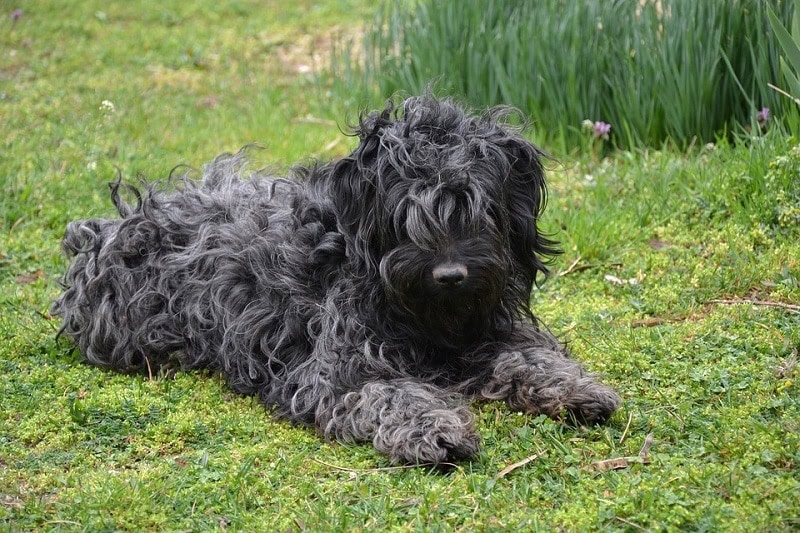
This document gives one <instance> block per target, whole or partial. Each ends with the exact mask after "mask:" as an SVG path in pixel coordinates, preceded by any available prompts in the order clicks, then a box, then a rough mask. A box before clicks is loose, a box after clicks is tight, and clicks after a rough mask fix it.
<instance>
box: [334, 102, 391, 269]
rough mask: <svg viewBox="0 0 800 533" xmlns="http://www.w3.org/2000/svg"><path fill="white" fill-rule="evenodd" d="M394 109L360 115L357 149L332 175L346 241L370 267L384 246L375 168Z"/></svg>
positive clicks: (377, 179) (357, 127) (377, 178)
mask: <svg viewBox="0 0 800 533" xmlns="http://www.w3.org/2000/svg"><path fill="white" fill-rule="evenodd" d="M396 118H397V117H396V111H395V107H394V105H393V104H392V103H391V102H389V103H388V104H387V106H386V108H385V109H384V110H383V111H379V112H374V113H370V114H368V115H362V116H361V117H360V119H359V124H358V126H356V127H355V128H354V133H355V135H356V136H357V137H358V139H359V141H360V142H359V145H358V146H357V147H356V148H355V150H353V152H352V153H351V154H350V155H348V156H347V157H345V158H343V159H341V160H339V161H337V162H336V163H335V164H334V165H333V170H332V172H331V180H330V181H331V183H330V192H331V196H332V200H333V204H334V206H335V208H336V213H337V217H338V221H339V226H340V229H341V231H342V233H344V235H345V237H346V238H347V239H348V240H350V241H351V242H352V245H351V246H350V248H351V249H354V250H355V251H356V252H357V253H359V255H360V257H361V258H362V259H364V260H365V261H366V264H367V266H375V265H372V260H371V258H377V257H379V255H380V251H381V249H382V248H383V246H384V245H385V242H384V241H385V240H386V237H385V231H384V230H385V228H383V227H382V226H383V224H382V223H381V221H380V217H381V213H378V212H376V209H377V207H378V202H377V201H376V195H377V187H378V185H379V178H380V176H378V174H377V173H378V172H380V165H379V164H377V159H378V157H379V150H380V149H381V136H382V134H383V131H384V130H385V129H386V127H387V126H390V125H391V124H393V123H394V121H395V120H396Z"/></svg>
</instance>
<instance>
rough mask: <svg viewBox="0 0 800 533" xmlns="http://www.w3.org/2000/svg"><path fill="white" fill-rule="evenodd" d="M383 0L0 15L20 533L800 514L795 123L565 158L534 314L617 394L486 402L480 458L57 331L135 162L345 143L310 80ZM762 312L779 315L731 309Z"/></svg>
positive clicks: (7, 295) (5, 381)
mask: <svg viewBox="0 0 800 533" xmlns="http://www.w3.org/2000/svg"><path fill="white" fill-rule="evenodd" d="M368 3H369V2H367V1H366V0H351V1H350V2H349V3H348V4H346V5H342V4H341V3H340V2H334V1H332V0H329V1H327V2H314V3H312V2H310V1H302V0H300V1H297V2H293V3H291V4H286V3H283V2H277V1H273V2H267V3H264V2H255V1H252V2H250V1H244V0H241V1H239V2H231V3H226V4H224V5H220V4H218V3H213V2H204V3H202V4H201V3H196V4H193V5H192V6H188V5H186V4H185V3H179V2H160V3H155V2H153V3H146V4H144V5H141V4H139V3H137V4H136V5H133V4H131V5H130V6H129V5H128V4H127V3H117V4H111V5H109V4H108V3H105V2H99V1H95V0H87V1H84V2H73V3H72V4H71V5H69V6H67V7H65V5H64V2H46V1H44V0H42V1H40V2H37V3H35V4H30V3H25V4H24V5H23V8H22V9H23V14H22V16H21V17H20V18H19V20H17V21H16V22H12V20H11V19H10V18H9V17H8V15H9V13H0V15H2V18H1V19H0V44H1V45H2V46H0V51H1V52H0V54H2V55H0V114H2V116H3V127H2V128H1V129H0V143H2V146H0V188H2V190H3V194H2V195H0V397H1V398H3V400H2V410H0V528H2V529H6V530H11V531H17V530H32V529H45V530H62V529H63V530H90V531H98V530H112V529H132V530H142V529H150V530H206V529H228V528H229V529H235V530H261V529H264V528H270V529H275V530H287V529H290V530H294V529H309V530H349V529H354V530H376V529H402V530H411V529H416V530H423V529H424V530H451V529H459V530H495V529H511V528H520V529H529V530H537V529H541V530H552V529H555V528H563V529H567V530H582V529H600V528H609V529H623V530H635V529H639V528H645V529H659V530H684V529H691V530H743V531H745V530H766V529H776V530H790V529H795V528H797V527H798V526H800V512H798V509H799V508H800V451H799V450H800V392H798V390H799V389H798V370H797V366H796V365H797V358H798V355H797V351H798V346H800V314H798V313H796V312H793V309H792V308H790V307H789V306H791V305H797V304H798V303H800V259H798V258H800V244H798V243H800V239H799V238H798V237H800V235H799V234H800V231H799V230H798V227H800V218H798V217H800V186H798V180H797V177H796V176H797V169H798V168H800V153H798V151H797V149H795V148H793V144H794V141H792V140H791V139H788V140H787V139H785V138H784V137H782V136H781V135H780V132H779V131H777V129H772V130H771V131H769V132H768V133H767V134H766V135H764V136H758V137H752V138H745V137H743V138H741V139H739V140H737V142H735V143H730V144H729V143H727V142H724V141H721V142H719V143H717V144H716V146H715V147H714V148H713V149H711V148H710V147H707V148H700V147H696V148H694V149H693V150H692V151H690V152H688V153H686V154H682V153H676V152H672V151H653V150H650V151H638V152H612V153H610V155H609V157H607V158H599V157H598V156H596V155H594V154H592V153H591V152H586V153H584V154H583V155H579V156H574V157H573V156H566V155H565V156H563V157H562V158H561V160H560V161H559V162H551V163H550V165H549V166H550V167H551V172H550V180H551V191H552V192H551V198H550V206H549V208H548V211H547V212H546V215H545V219H546V220H545V224H546V226H547V229H548V230H549V231H551V232H553V233H557V235H558V238H559V239H560V240H561V241H562V243H563V246H564V249H565V253H564V254H563V255H562V256H561V257H560V258H559V259H558V261H557V262H556V263H555V264H554V265H553V270H554V273H555V275H554V276H552V277H551V278H550V280H549V281H547V282H546V283H545V285H544V286H543V287H542V289H541V290H539V291H536V292H535V293H534V295H533V299H532V305H533V306H534V308H535V310H536V312H537V314H539V315H540V316H541V317H542V318H543V319H544V320H545V322H546V323H548V324H549V325H550V326H551V327H552V328H553V329H554V330H555V331H556V332H558V333H559V334H560V335H562V336H563V337H565V338H566V339H568V340H569V341H570V343H571V346H572V349H573V351H574V352H575V354H576V356H577V357H578V358H580V359H581V360H583V361H585V362H586V365H587V366H588V367H589V368H591V369H592V370H593V371H596V372H601V373H603V374H604V375H605V376H606V380H607V381H608V382H610V383H611V384H612V385H613V386H615V387H616V388H617V389H618V390H620V391H621V393H622V395H623V397H624V406H623V408H622V409H621V410H620V411H619V412H618V413H617V414H616V415H615V416H614V417H613V419H612V420H611V421H610V423H609V424H608V425H607V426H604V427H596V428H578V429H574V428H568V427H564V426H562V425H560V424H557V423H555V422H552V421H550V420H547V419H544V418H541V417H531V416H527V415H523V414H519V413H514V412H511V411H510V410H509V409H508V408H507V407H505V406H504V405H501V404H498V403H487V404H480V405H476V406H475V407H474V412H475V414H476V416H477V418H478V427H479V429H480V432H481V435H482V438H483V443H484V447H483V451H482V452H481V454H480V455H479V456H478V457H477V458H476V459H475V460H474V461H472V462H465V463H462V464H460V465H458V466H457V467H456V468H455V469H453V470H452V471H449V472H437V471H430V470H427V469H424V468H414V469H388V468H385V467H387V466H388V464H387V462H386V460H385V459H384V458H383V457H382V456H380V455H378V454H376V453H375V452H374V451H373V450H372V449H371V448H370V447H369V446H366V445H349V446H346V445H341V444H337V443H333V442H325V441H323V440H321V439H320V438H318V436H317V435H316V434H315V433H314V432H313V431H310V430H307V429H303V428H296V427H292V426H290V425H289V424H287V423H285V422H283V421H280V420H276V419H274V418H272V417H271V416H270V414H269V412H268V411H265V410H264V408H263V407H262V406H260V405H259V404H258V403H257V402H256V401H255V400H254V399H252V398H244V397H239V396H235V395H233V394H231V393H230V392H229V391H228V390H227V389H226V388H225V386H224V385H223V383H222V381H221V380H220V379H219V377H217V376H213V375H209V374H203V373H191V374H183V373H181V374H178V375H177V376H175V377H174V378H167V377H163V376H162V377H157V378H156V379H153V380H148V379H144V378H142V377H141V376H126V375H119V374H115V373H109V372H104V371H100V370H97V369H94V368H90V367H87V366H85V365H82V364H80V356H79V355H78V354H75V353H73V352H72V351H71V350H70V346H69V345H68V344H66V343H64V342H61V343H59V342H56V340H55V338H54V335H55V331H56V329H57V327H58V324H57V322H56V321H55V320H53V319H52V318H51V317H49V315H48V314H47V309H48V306H49V302H50V301H51V300H52V298H53V297H54V296H55V295H56V294H57V291H58V287H57V279H58V277H59V275H60V274H61V273H62V272H63V269H64V266H65V265H64V261H63V259H62V258H61V256H60V253H59V250H58V241H59V238H60V237H61V234H62V233H63V227H64V224H65V223H66V222H67V221H69V220H71V219H74V218H78V217H85V216H87V215H100V214H110V213H111V207H110V204H109V202H108V201H107V198H106V196H107V188H106V183H107V182H108V181H110V180H111V179H113V178H114V176H115V173H116V170H115V167H116V168H119V169H120V171H121V172H122V173H123V174H124V175H125V176H126V177H127V178H129V179H135V176H136V175H137V174H138V173H144V174H146V175H147V176H150V177H162V176H164V175H165V174H166V173H167V172H168V171H169V170H170V168H171V167H173V166H174V165H176V164H178V163H185V162H186V163H192V164H201V163H202V162H203V161H205V160H208V159H210V158H211V157H213V156H214V155H216V154H217V153H218V152H220V151H223V150H236V149H238V147H239V146H240V145H242V144H245V143H248V142H251V141H259V142H261V143H262V144H264V145H265V148H264V150H262V152H261V157H263V159H264V161H270V162H271V163H272V164H274V165H275V167H276V168H277V170H279V171H280V170H281V169H282V168H285V167H286V166H287V165H289V164H291V163H292V162H293V161H296V160H298V159H303V158H306V157H309V156H318V157H322V158H327V157H336V156H339V155H342V154H344V153H345V152H346V151H347V149H348V147H349V146H350V143H351V142H352V141H351V140H350V139H348V138H343V136H342V135H341V133H340V132H339V131H338V127H337V122H338V123H340V124H343V123H344V119H343V117H345V116H350V117H353V116H356V114H357V112H358V107H357V106H356V105H355V104H353V103H346V102H345V101H344V99H343V98H341V97H340V96H338V93H337V92H336V91H335V90H332V89H334V88H333V86H332V85H328V84H329V83H330V82H329V81H324V80H323V81H319V80H317V79H315V78H313V77H311V76H309V75H307V74H304V73H302V72H300V71H302V70H305V69H303V68H299V67H302V65H306V64H309V63H308V62H309V61H310V59H309V57H310V55H311V53H313V52H315V51H316V52H319V53H325V52H326V50H327V49H328V43H329V42H330V40H329V39H328V37H329V36H331V35H334V34H336V33H337V32H340V31H343V30H342V29H343V28H345V27H347V25H348V24H350V23H351V22H350V21H351V20H352V19H353V18H357V19H361V20H369V19H370V17H371V15H372V8H370V7H368V5H367V4H368ZM8 11H10V9H9V10H8ZM329 90H332V91H331V92H330V93H326V91H329ZM103 101H108V102H110V103H111V104H112V106H113V109H112V107H111V106H109V105H108V104H103ZM606 276H613V278H607V277H606ZM614 279H617V280H622V281H625V282H626V283H624V284H620V283H619V282H616V281H613V280H614ZM632 279H633V280H636V282H633V283H632V282H630V280H632ZM743 299H749V300H755V301H757V302H760V303H757V304H747V303H739V304H727V303H720V301H737V300H743ZM765 303H772V304H777V305H778V306H768V305H765ZM648 434H652V435H653V438H654V443H653V445H652V448H651V449H650V452H649V456H648V458H649V461H650V462H649V463H647V464H642V463H636V462H631V463H629V464H628V465H627V466H626V467H625V468H622V469H619V470H610V471H606V472H600V471H598V470H597V469H596V468H593V467H592V465H593V464H595V463H597V462H598V461H604V460H607V459H613V458H618V457H626V456H636V455H637V454H638V453H639V451H640V449H641V447H642V445H643V443H644V441H645V438H646V436H647V435H648ZM534 454H535V455H536V456H537V458H536V459H534V460H533V461H531V462H529V463H528V464H527V465H525V466H523V467H519V468H517V469H515V470H513V471H512V472H510V473H509V474H508V475H506V476H504V477H502V478H498V477H497V475H498V474H499V473H500V472H501V471H502V470H503V469H504V468H506V467H507V466H509V465H511V464H513V463H516V462H518V461H520V460H522V459H524V458H527V457H530V456H532V455H534Z"/></svg>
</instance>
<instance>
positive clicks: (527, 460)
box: [495, 453, 539, 479]
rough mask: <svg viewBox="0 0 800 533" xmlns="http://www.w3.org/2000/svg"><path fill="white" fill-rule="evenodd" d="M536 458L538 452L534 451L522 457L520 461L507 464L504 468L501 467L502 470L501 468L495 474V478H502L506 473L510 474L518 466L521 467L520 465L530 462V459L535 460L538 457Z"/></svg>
mask: <svg viewBox="0 0 800 533" xmlns="http://www.w3.org/2000/svg"><path fill="white" fill-rule="evenodd" d="M538 458H539V454H538V453H535V454H533V455H531V456H530V457H526V458H525V459H523V460H522V461H517V462H516V463H514V464H512V465H508V466H507V467H505V468H504V469H502V470H501V471H500V472H499V473H498V474H497V475H496V476H495V479H502V478H504V477H506V476H507V475H508V474H510V473H511V472H513V471H514V470H516V469H517V468H520V467H522V466H525V465H526V464H528V463H530V462H531V461H535V460H536V459H538Z"/></svg>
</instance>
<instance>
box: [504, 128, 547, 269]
mask: <svg viewBox="0 0 800 533" xmlns="http://www.w3.org/2000/svg"><path fill="white" fill-rule="evenodd" d="M503 147H504V152H505V155H506V157H507V158H508V163H509V166H510V169H511V171H510V175H509V176H508V179H507V183H506V207H507V211H508V221H509V229H510V235H509V237H510V239H509V240H510V246H511V250H512V252H513V254H514V257H515V259H516V261H517V264H518V266H519V267H521V268H522V270H523V272H524V274H525V277H526V278H529V279H526V282H529V283H533V282H535V281H536V276H537V274H538V273H540V272H541V273H543V274H547V272H548V269H547V266H546V261H547V259H549V258H550V257H551V256H553V255H557V254H558V253H560V250H559V249H558V247H557V243H556V241H553V240H551V239H549V238H548V237H547V236H546V235H544V234H542V232H541V231H540V229H539V227H538V220H539V217H540V215H541V214H542V212H543V211H544V207H545V203H546V198H547V188H546V184H545V174H544V168H543V166H542V158H543V157H545V156H544V154H543V153H542V152H541V151H540V150H539V149H538V148H536V147H535V146H533V145H532V144H531V143H530V142H528V141H527V140H525V139H524V138H523V137H522V136H521V135H519V134H518V133H516V132H514V133H512V134H511V135H510V136H508V137H506V139H504V142H503Z"/></svg>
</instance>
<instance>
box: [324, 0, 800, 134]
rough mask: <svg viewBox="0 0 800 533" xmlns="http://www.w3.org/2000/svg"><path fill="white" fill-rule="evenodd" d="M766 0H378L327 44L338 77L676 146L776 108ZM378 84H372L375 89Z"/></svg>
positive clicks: (349, 83) (781, 10)
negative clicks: (357, 28) (333, 46)
mask: <svg viewBox="0 0 800 533" xmlns="http://www.w3.org/2000/svg"><path fill="white" fill-rule="evenodd" d="M767 3H769V4H771V5H772V7H773V8H774V10H775V11H776V13H777V14H778V17H779V18H780V19H781V20H784V21H786V20H790V19H791V12H792V3H791V2H785V1H780V0H767V1H765V0H703V1H697V0H604V1H602V2H597V1H594V0H537V1H536V2H522V1H503V0H418V1H412V2H393V1H386V2H384V4H383V6H382V8H381V9H380V10H379V13H378V15H377V17H376V19H375V20H374V23H373V24H372V25H371V27H370V28H369V29H368V30H367V31H366V33H365V35H364V37H363V42H362V43H361V44H360V45H356V44H354V45H352V46H346V47H342V48H341V49H339V50H338V51H337V53H336V54H334V55H335V57H334V68H335V70H336V78H337V80H338V81H337V84H338V86H339V87H340V89H342V90H343V91H346V92H347V93H348V94H350V95H352V94H353V91H354V87H359V86H361V87H364V88H365V89H364V90H365V92H366V93H367V94H365V96H366V95H369V96H372V97H380V98H385V97H388V96H391V95H392V94H394V93H396V92H412V93H413V92H418V91H420V90H422V89H423V88H424V87H425V86H426V85H428V84H430V83H431V81H434V82H435V84H436V87H437V89H438V91H440V92H444V93H450V94H457V95H460V96H462V97H465V98H466V99H467V100H468V101H469V102H470V103H472V104H473V105H476V106H490V105H495V104H499V103H504V104H511V105H514V106H517V107H519V108H520V109H522V110H523V111H524V112H526V113H527V114H529V115H530V117H531V118H532V119H533V120H534V122H535V123H536V125H537V128H538V129H540V130H543V132H545V134H546V135H547V136H548V137H549V140H550V141H558V140H562V141H565V142H568V143H569V144H574V143H575V142H576V141H578V140H579V139H580V131H579V130H580V124H581V122H582V121H583V120H586V119H589V120H602V121H604V122H607V123H609V124H611V125H612V126H613V130H612V140H613V142H614V143H615V144H616V145H617V146H620V147H623V148H630V147H634V146H661V145H663V144H664V143H665V142H667V141H671V142H673V143H675V144H676V145H678V146H679V147H685V146H688V145H690V144H691V143H693V142H706V141H713V140H715V139H716V138H718V137H719V136H720V135H725V134H727V133H733V132H736V131H737V130H739V129H741V128H743V127H747V126H752V125H753V124H754V116H755V113H756V112H757V110H759V109H762V108H764V107H768V108H770V109H771V110H772V115H773V116H775V117H782V116H784V115H786V114H787V113H788V112H790V111H792V112H795V110H793V109H791V102H786V101H783V100H782V99H781V97H780V96H779V95H777V94H776V93H775V92H774V91H772V90H771V89H769V87H768V84H769V83H775V82H776V81H777V80H779V79H780V77H779V76H780V62H779V54H778V51H777V42H776V39H775V37H774V35H773V33H772V32H771V31H770V27H769V24H768V18H767ZM373 90H377V91H378V93H379V94H374V93H371V92H370V91H373Z"/></svg>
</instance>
